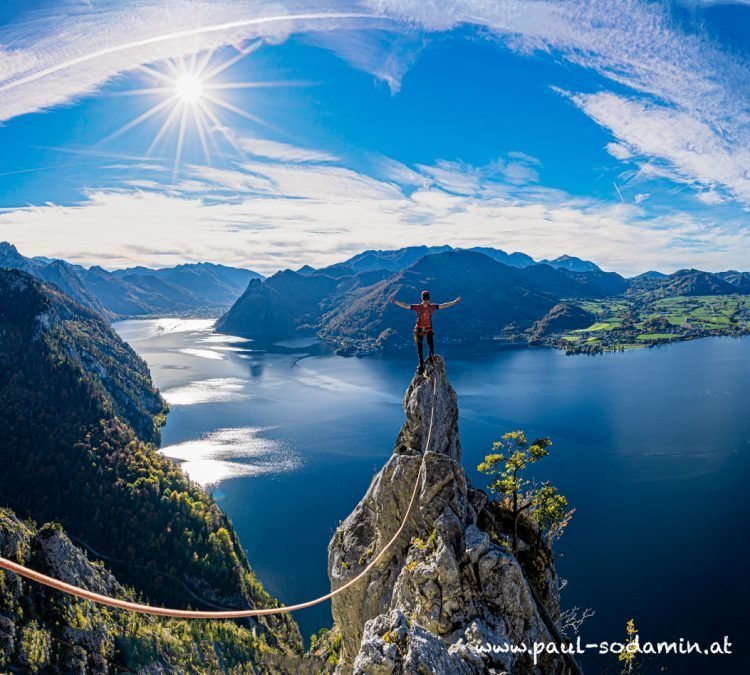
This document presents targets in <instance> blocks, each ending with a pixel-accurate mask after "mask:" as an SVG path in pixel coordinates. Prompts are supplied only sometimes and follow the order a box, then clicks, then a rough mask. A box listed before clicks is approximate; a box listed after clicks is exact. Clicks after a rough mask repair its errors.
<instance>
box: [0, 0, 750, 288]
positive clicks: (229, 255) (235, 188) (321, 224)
mask: <svg viewBox="0 0 750 675" xmlns="http://www.w3.org/2000/svg"><path fill="white" fill-rule="evenodd" d="M7 5H10V6H7ZM748 35H750V3H748V2H739V1H738V2H733V3H729V2H728V3H722V2H706V1H703V2H698V1H695V0H691V1H688V0H684V1H683V2H672V3H653V2H644V1H634V0H618V1H617V2H608V1H606V0H599V1H597V2H584V1H580V2H577V1H572V2H571V1H566V2H554V1H552V0H549V1H547V2H541V1H538V0H533V1H532V0H514V1H513V2H495V1H494V0H493V1H490V0H455V1H453V2H442V1H441V0H433V1H432V2H424V0H422V1H420V2H417V1H416V0H413V1H412V0H399V1H398V2H396V1H395V0H393V1H391V2H389V1H386V0H380V1H378V0H362V1H360V2H318V3H314V4H313V3H296V2H290V3H287V4H286V6H285V10H284V11H283V12H282V11H280V10H279V6H278V5H276V4H272V3H264V2H253V1H250V0H245V1H235V0H202V1H187V0H179V1H178V0H168V1H167V2H163V1H160V2H156V1H155V0H134V1H132V2H111V1H110V2H96V1H94V0H92V1H91V2H59V1H57V2H21V3H6V6H4V7H2V8H0V120H2V122H0V148H2V152H1V153H0V240H2V239H5V240H9V241H12V242H13V243H15V244H16V245H17V246H18V247H19V249H20V250H21V251H22V252H23V253H25V254H27V255H47V256H59V257H63V258H66V259H68V260H71V261H73V262H78V263H81V264H84V265H91V264H102V265H103V266H105V267H108V268H114V267H122V266H126V265H130V264H147V265H151V266H166V265H172V264H176V263H179V262H185V261H197V260H212V261H216V262H223V263H227V264H234V265H241V266H248V267H252V268H254V269H257V270H259V271H261V272H271V271H273V270H275V269H278V268H279V267H286V266H291V267H296V266H299V265H302V264H305V263H307V264H312V265H322V264H327V263H331V262H334V261H337V260H340V259H341V258H343V257H347V256H349V255H351V254H353V253H356V252H358V251H360V250H362V249H363V248H373V247H374V248H392V247H396V246H401V245H413V244H419V243H427V244H439V243H450V244H454V245H457V246H469V245H480V244H481V245H493V246H497V247H500V248H503V249H506V250H522V251H525V252H527V253H529V254H531V255H533V256H535V257H537V258H542V257H555V256H557V255H560V254H562V253H570V254H575V255H579V256H581V257H586V258H590V259H593V260H596V261H597V262H599V263H600V264H601V265H602V266H603V267H605V268H607V269H612V270H616V271H619V272H622V273H625V274H634V273H639V272H641V271H644V270H646V269H651V268H657V269H661V270H664V271H672V270H674V269H679V268H682V267H700V268H703V269H712V270H719V269H728V268H741V269H749V268H750V264H748V260H750V256H749V255H748V252H749V251H750V230H749V229H748V223H749V221H748V210H749V209H750V38H748V37H747V36H748ZM209 57H210V58H209ZM204 64H207V65H204ZM220 66H221V67H223V66H226V68H225V69H223V70H222V71H221V72H217V73H216V74H215V75H213V76H210V74H211V71H213V70H219V69H220V68H219V67H220ZM201 67H203V70H202V71H201V72H200V75H198V76H197V77H194V76H195V75H196V73H198V71H199V70H200V69H201ZM186 74H187V75H186ZM186 82H188V84H189V83H190V82H192V83H193V84H195V83H196V82H197V83H198V84H195V87H197V89H196V90H195V91H193V90H191V91H186V90H185V83H186ZM240 85H241V86H240ZM144 90H148V91H144ZM137 92H140V93H137ZM217 98H218V99H219V100H218V101H217V100H216V99H217ZM152 107H156V111H155V113H154V114H153V115H151V116H149V117H148V118H146V119H144V120H143V121H142V122H140V123H138V124H135V125H133V126H132V127H130V128H128V127H129V125H130V124H132V122H133V121H134V120H137V119H138V118H139V116H142V115H144V114H145V113H147V111H149V110H150V109H152ZM170 116H171V117H170ZM183 116H184V133H183V141H182V142H180V141H179V137H180V127H181V123H180V120H181V119H183ZM168 118H170V119H171V120H172V122H171V124H167V125H165V124H164V123H165V120H167V119H168ZM196 119H199V120H202V121H201V122H199V123H196V121H195V120H196ZM162 128H163V129H164V131H163V132H162V133H161V134H160V130H161V129H162ZM201 132H202V133H203V137H204V139H203V143H202V142H201V138H200V133H201ZM155 140H156V141H157V142H155ZM204 143H205V149H204Z"/></svg>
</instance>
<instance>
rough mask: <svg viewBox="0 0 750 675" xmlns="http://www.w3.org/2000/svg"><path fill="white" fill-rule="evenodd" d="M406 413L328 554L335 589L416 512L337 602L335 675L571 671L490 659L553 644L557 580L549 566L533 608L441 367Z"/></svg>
mask: <svg viewBox="0 0 750 675" xmlns="http://www.w3.org/2000/svg"><path fill="white" fill-rule="evenodd" d="M404 410H405V412H406V422H405V423H404V425H403V427H402V429H401V432H400V433H399V435H398V439H397V441H396V447H395V450H394V453H393V455H392V456H391V458H390V459H389V460H388V462H387V463H386V465H385V466H384V467H383V469H382V470H381V471H380V473H378V474H377V475H376V476H375V478H374V479H373V481H372V484H371V485H370V487H369V489H368V491H367V493H366V494H365V496H364V498H363V499H362V501H361V502H360V503H359V504H358V505H357V507H356V508H355V509H354V511H353V512H352V513H351V515H350V516H349V517H348V518H347V519H346V520H345V521H344V522H343V523H342V524H341V526H340V527H339V528H338V530H337V531H336V533H335V534H334V537H333V539H332V541H331V543H330V544H329V548H328V565H329V577H330V580H331V585H332V588H334V589H335V588H337V587H339V586H341V585H342V584H344V583H345V582H346V581H348V580H349V579H352V578H353V577H354V576H356V575H357V574H359V572H360V571H361V570H362V569H363V568H364V567H365V566H366V565H367V564H368V563H369V562H370V561H371V560H373V559H374V558H375V556H376V555H377V552H378V551H380V550H381V549H382V547H383V546H384V545H385V544H386V543H387V542H388V541H389V540H390V539H391V538H392V537H393V536H394V534H395V533H396V532H397V530H398V528H399V525H400V524H401V522H402V520H403V519H404V515H405V514H406V513H407V512H408V516H407V518H406V525H405V527H404V530H403V532H402V533H401V535H400V536H399V538H398V539H397V540H396V542H395V543H394V545H393V546H392V547H391V549H390V550H389V551H388V553H387V554H386V555H385V556H384V557H383V559H382V560H381V561H379V563H378V564H377V565H376V566H375V567H374V569H373V570H371V571H370V572H369V573H368V575H367V576H366V577H365V578H364V579H363V580H362V581H360V582H358V583H356V584H354V585H353V586H352V587H351V588H349V589H347V590H346V591H344V592H343V593H341V594H340V595H338V596H336V597H335V598H334V599H333V616H334V621H335V624H336V626H337V628H338V630H340V632H341V636H342V652H341V661H340V664H339V672H341V673H351V672H355V673H435V672H437V673H482V672H487V671H488V670H490V669H496V670H497V671H498V672H500V671H508V672H512V673H518V672H524V673H526V672H528V673H545V674H550V673H565V672H567V668H568V666H567V665H566V664H565V663H564V662H563V661H562V660H561V659H560V658H559V657H551V656H546V657H542V658H540V660H539V664H538V665H537V666H534V665H533V663H532V661H531V657H530V656H529V655H518V654H513V655H511V654H504V653H486V645H487V643H490V644H492V645H506V644H508V643H511V644H521V643H522V642H525V643H527V644H529V645H530V644H531V643H532V642H534V641H545V642H554V641H555V638H554V636H553V635H552V633H551V630H554V627H553V626H550V624H553V622H554V621H555V620H556V619H557V618H558V617H559V597H558V593H557V577H556V574H555V571H554V569H553V568H552V566H551V565H547V566H546V568H545V569H544V570H543V572H542V574H541V575H540V577H539V578H538V579H537V585H538V589H537V594H536V595H537V597H540V598H543V600H540V601H539V602H540V603H541V602H543V603H544V606H539V605H537V601H535V597H534V592H533V591H532V590H531V587H530V584H529V581H528V580H527V578H526V576H525V574H524V571H523V570H522V568H521V566H520V565H519V563H518V562H517V560H516V559H515V558H514V557H513V556H512V555H511V554H510V553H509V552H508V548H507V546H506V545H505V544H504V542H506V541H507V538H506V535H505V534H504V533H503V532H502V530H501V528H499V527H498V526H496V525H495V523H496V522H497V519H495V518H493V517H491V512H492V509H490V508H489V507H488V499H487V496H486V495H485V494H484V493H483V492H481V491H479V490H475V489H473V488H472V487H471V486H470V484H469V481H468V479H467V477H466V474H465V472H464V469H463V467H462V466H461V444H460V438H459V432H458V405H457V400H456V393H455V391H454V390H453V388H452V387H451V385H450V383H449V382H448V379H447V376H446V371H445V364H444V362H443V361H442V359H440V358H437V359H436V362H435V364H434V365H428V368H427V374H426V376H425V377H422V376H419V375H417V376H415V378H414V379H413V380H412V382H411V384H410V386H409V388H408V389H407V391H406V395H405V398H404ZM431 422H432V432H431V434H430V424H431ZM428 436H429V446H428ZM415 481H418V483H415ZM415 484H416V485H417V488H416V489H417V492H416V497H415V502H414V505H413V507H412V509H411V510H410V511H409V509H408V505H409V502H410V499H411V496H412V494H413V490H414V486H415ZM540 580H541V581H540ZM545 620H546V621H547V623H546V624H545ZM548 626H550V627H548Z"/></svg>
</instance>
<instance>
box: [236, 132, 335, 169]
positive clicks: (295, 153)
mask: <svg viewBox="0 0 750 675" xmlns="http://www.w3.org/2000/svg"><path fill="white" fill-rule="evenodd" d="M238 145H239V146H240V147H241V148H242V149H243V150H244V151H245V152H247V153H248V154H250V155H254V156H255V157H265V158H267V159H274V160H279V161H282V162H297V163H304V162H335V161H337V160H339V159H340V158H339V157H336V155H332V154H330V153H328V152H320V151H318V150H308V149H306V148H299V147H296V146H294V145H289V144H288V143H279V142H277V141H269V140H267V139H263V138H250V137H247V136H246V137H244V138H242V139H240V140H239V142H238Z"/></svg>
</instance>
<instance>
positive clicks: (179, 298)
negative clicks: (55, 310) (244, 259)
mask: <svg viewBox="0 0 750 675" xmlns="http://www.w3.org/2000/svg"><path fill="white" fill-rule="evenodd" d="M0 268H11V269H20V270H23V271H24V272H27V273H28V274H31V275H33V276H35V277H38V278H39V279H42V280H44V281H47V282H50V283H53V284H55V285H56V286H57V287H58V288H59V289H60V290H62V291H63V292H65V293H66V294H68V295H69V296H70V297H71V298H73V299H74V300H76V301H77V302H79V303H81V304H82V305H83V306H84V307H88V308H89V309H93V310H95V311H97V312H99V313H100V314H101V315H102V316H104V317H105V318H107V319H108V320H110V321H111V320H114V319H118V318H127V317H134V316H147V315H156V314H159V315H164V314H174V313H196V312H200V311H212V310H213V311H214V312H215V311H216V310H217V309H221V308H226V307H228V306H229V305H231V304H232V303H233V302H234V301H235V300H236V299H237V298H238V297H239V296H240V295H241V294H242V292H243V291H244V290H245V288H246V287H247V284H248V282H249V281H250V280H251V279H258V278H261V275H260V274H258V273H257V272H253V271H252V270H246V269H240V268H236V267H227V266H226V265H217V264H214V263H207V262H202V263H191V264H184V265H177V266H176V267H169V268H164V269H151V268H148V267H131V268H127V269H121V270H114V271H112V272H110V271H107V270H105V269H104V268H102V267H99V266H94V267H90V268H88V269H86V268H84V267H82V266H80V265H74V264H71V263H68V262H65V261H64V260H56V259H49V258H44V257H37V258H27V257H25V256H23V255H21V254H20V253H19V252H18V249H16V247H15V246H13V245H12V244H9V243H8V242H2V243H0Z"/></svg>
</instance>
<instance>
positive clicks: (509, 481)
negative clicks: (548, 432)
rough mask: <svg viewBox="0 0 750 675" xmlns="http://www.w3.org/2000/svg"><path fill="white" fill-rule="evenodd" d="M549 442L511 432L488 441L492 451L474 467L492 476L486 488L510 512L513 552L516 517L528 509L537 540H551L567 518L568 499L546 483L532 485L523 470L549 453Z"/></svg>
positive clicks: (550, 443)
mask: <svg viewBox="0 0 750 675" xmlns="http://www.w3.org/2000/svg"><path fill="white" fill-rule="evenodd" d="M551 445H552V441H551V440H550V439H549V438H538V439H536V440H535V441H534V442H533V443H531V444H530V443H529V441H528V439H527V438H526V434H524V432H523V431H511V432H509V433H507V434H505V435H503V437H502V439H501V440H500V441H495V442H494V443H493V444H492V450H493V452H492V453H491V454H489V455H487V456H486V457H485V458H484V461H483V462H482V463H481V464H480V465H479V466H478V467H477V468H478V469H479V471H481V472H482V473H484V474H486V475H487V476H492V477H494V480H493V481H492V483H490V485H489V489H490V491H491V492H492V493H493V494H495V495H498V496H499V497H500V499H501V502H502V504H503V506H504V507H505V508H507V509H508V511H510V514H511V519H512V522H513V540H512V546H513V555H517V554H518V520H519V518H520V517H521V514H522V513H524V512H525V511H527V510H528V509H532V511H531V521H532V522H533V523H535V524H536V526H537V536H538V538H539V543H541V541H542V539H543V538H544V537H545V536H546V537H547V541H552V540H553V539H556V538H557V537H559V536H560V534H561V533H562V530H563V528H564V527H565V525H566V524H567V522H568V521H569V520H570V517H571V516H572V513H573V512H572V511H570V510H568V500H567V499H566V498H565V497H563V496H562V495H561V494H560V493H559V492H558V490H557V488H555V487H553V486H552V485H550V484H549V482H547V483H544V484H543V485H542V486H541V487H534V486H532V483H531V481H530V480H529V479H528V478H526V477H525V476H524V475H523V471H524V470H525V469H526V468H527V467H528V466H529V464H534V463H535V462H538V461H539V460H540V459H542V457H546V456H547V455H548V454H549V447H550V446H551Z"/></svg>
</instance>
